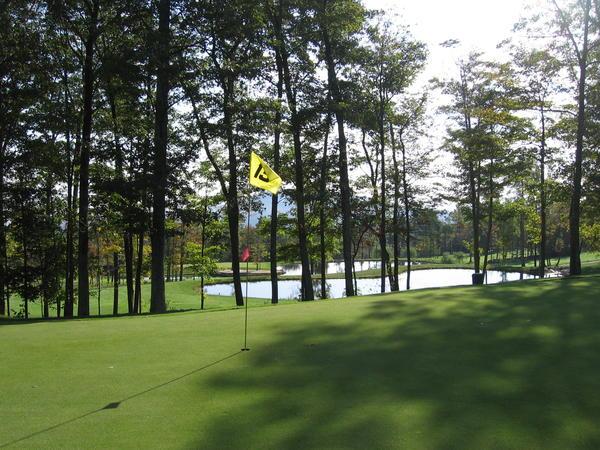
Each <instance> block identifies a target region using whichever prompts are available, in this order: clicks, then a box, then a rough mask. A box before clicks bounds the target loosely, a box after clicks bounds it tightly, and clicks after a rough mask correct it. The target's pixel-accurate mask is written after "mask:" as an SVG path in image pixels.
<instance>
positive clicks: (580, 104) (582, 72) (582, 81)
mask: <svg viewBox="0 0 600 450" xmlns="http://www.w3.org/2000/svg"><path fill="white" fill-rule="evenodd" d="M590 8H591V0H585V3H584V12H583V13H584V18H583V24H584V33H583V48H582V49H581V52H578V59H579V86H578V95H577V143H576V146H575V171H574V173H573V193H572V195H571V208H570V212H569V231H570V244H571V252H570V259H569V273H570V275H581V256H580V252H581V243H580V241H579V221H580V210H581V205H580V203H581V178H582V163H583V139H584V135H585V128H586V121H585V85H586V76H587V64H588V63H587V59H588V50H589V49H588V32H589V26H590Z"/></svg>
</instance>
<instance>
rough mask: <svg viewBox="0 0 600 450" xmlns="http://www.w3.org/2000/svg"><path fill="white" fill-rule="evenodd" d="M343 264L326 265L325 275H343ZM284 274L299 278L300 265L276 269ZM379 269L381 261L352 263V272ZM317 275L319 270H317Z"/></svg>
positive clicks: (285, 265) (341, 262) (332, 263)
mask: <svg viewBox="0 0 600 450" xmlns="http://www.w3.org/2000/svg"><path fill="white" fill-rule="evenodd" d="M419 264H420V263H418V262H413V266H418V265H419ZM402 265H403V266H406V265H407V262H406V261H403V262H402ZM344 267H345V264H344V262H343V261H333V262H328V263H327V273H344ZM277 268H278V269H281V270H283V271H284V272H285V275H293V276H300V275H302V265H300V264H283V265H281V266H278V267H277ZM379 268H381V261H374V260H368V261H367V260H365V261H354V270H355V271H356V272H363V271H365V270H372V269H379ZM316 272H317V273H318V272H319V270H318V269H317V270H316Z"/></svg>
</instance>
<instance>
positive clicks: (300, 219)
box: [274, 15, 315, 300]
mask: <svg viewBox="0 0 600 450" xmlns="http://www.w3.org/2000/svg"><path fill="white" fill-rule="evenodd" d="M279 19H281V15H280V16H279ZM274 25H275V33H276V37H277V41H278V42H277V44H276V45H277V46H278V50H279V54H280V55H281V63H282V69H283V84H284V87H285V93H286V98H287V103H288V108H289V110H290V115H291V126H292V136H293V144H294V169H295V179H296V210H297V211H296V216H297V217H296V219H297V225H298V242H299V249H300V262H301V264H302V288H301V292H302V300H314V298H315V297H314V291H313V285H312V277H311V274H310V261H309V257H308V245H307V235H306V220H305V217H304V167H303V165H302V142H301V140H300V133H301V126H302V125H301V123H300V117H299V116H298V110H297V106H296V95H295V92H294V89H293V86H292V76H291V73H290V68H289V62H288V53H287V48H286V44H285V40H284V36H283V32H282V29H281V23H280V20H276V21H275V23H274Z"/></svg>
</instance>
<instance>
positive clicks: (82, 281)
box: [77, 0, 100, 317]
mask: <svg viewBox="0 0 600 450" xmlns="http://www.w3.org/2000/svg"><path fill="white" fill-rule="evenodd" d="M99 10H100V0H93V5H92V12H91V17H90V29H89V31H88V36H87V39H86V42H85V61H84V66H83V135H82V145H81V157H80V164H79V233H78V234H79V253H78V266H79V275H78V279H77V280H78V296H79V298H78V302H77V315H78V316H79V317H87V316H89V315H90V285H89V272H88V266H89V256H88V246H89V230H88V208H89V166H90V147H91V139H92V115H93V107H94V105H93V99H94V79H95V75H94V49H95V46H96V39H97V38H98V14H99Z"/></svg>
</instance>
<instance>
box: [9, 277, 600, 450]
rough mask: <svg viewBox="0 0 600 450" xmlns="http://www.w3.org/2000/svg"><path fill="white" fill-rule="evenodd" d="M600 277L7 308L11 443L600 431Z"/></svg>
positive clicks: (238, 442) (512, 441) (317, 444)
mask: <svg viewBox="0 0 600 450" xmlns="http://www.w3.org/2000/svg"><path fill="white" fill-rule="evenodd" d="M599 291H600V278H598V277H584V278H579V279H568V280H541V281H531V282H519V283H509V284H505V285H497V286H485V287H476V288H475V287H473V288H471V287H469V288H448V289H433V290H423V291H415V292H411V293H400V294H389V295H382V296H372V297H363V298H356V299H351V300H331V301H320V302H312V303H305V304H298V303H292V304H282V305H278V306H274V307H264V308H251V309H250V310H249V323H250V326H249V346H250V347H251V349H252V350H251V351H250V352H244V353H241V352H240V351H239V349H240V347H241V344H242V339H243V336H242V332H243V311H242V310H229V311H215V312H197V311H194V312H187V313H176V314H167V315H163V316H142V317H121V318H104V319H89V320H74V321H71V322H31V323H15V324H11V323H8V324H6V325H2V326H0V380H1V381H0V386H1V397H0V423H1V424H2V427H1V432H0V447H2V446H6V447H7V448H102V449H105V448H119V449H122V448H203V449H207V448H209V449H211V448H214V449H230V448H234V449H235V448H240V449H249V448H256V449H271V448H272V449H283V448H285V449H306V448H323V449H337V448H340V449H341V448H357V449H359V448H360V449H365V448H372V449H376V448H377V449H380V448H410V449H440V448H457V449H468V448H472V449H483V448H486V449H487V448H497V449H509V448H515V449H517V448H518V449H523V448H527V449H532V448H540V449H542V448H544V449H548V448H556V449H565V448H570V449H572V448H598V447H599V446H600V429H599V428H598V418H599V417H600V381H599V378H598V373H599V370H600V352H598V349H599V348H600V326H599V324H600V300H598V295H597V293H598V292H599Z"/></svg>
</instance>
